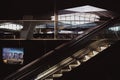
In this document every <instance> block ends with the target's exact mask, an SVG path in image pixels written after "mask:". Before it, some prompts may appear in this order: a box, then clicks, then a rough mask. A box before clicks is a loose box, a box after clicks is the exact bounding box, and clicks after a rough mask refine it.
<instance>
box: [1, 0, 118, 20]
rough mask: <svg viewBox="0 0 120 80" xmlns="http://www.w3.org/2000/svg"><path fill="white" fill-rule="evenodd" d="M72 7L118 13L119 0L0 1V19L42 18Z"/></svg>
mask: <svg viewBox="0 0 120 80" xmlns="http://www.w3.org/2000/svg"><path fill="white" fill-rule="evenodd" d="M55 4H56V6H57V9H58V10H61V9H65V8H71V7H74V6H83V5H92V6H95V7H99V8H103V9H107V10H110V11H113V12H116V13H120V9H119V8H120V3H119V0H1V1H0V19H21V18H22V17H23V16H24V15H34V16H44V15H47V14H49V13H53V12H54V7H55Z"/></svg>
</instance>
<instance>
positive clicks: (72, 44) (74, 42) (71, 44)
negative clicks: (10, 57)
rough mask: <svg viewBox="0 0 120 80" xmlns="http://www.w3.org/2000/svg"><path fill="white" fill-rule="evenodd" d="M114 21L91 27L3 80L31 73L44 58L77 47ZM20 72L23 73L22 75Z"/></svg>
mask: <svg viewBox="0 0 120 80" xmlns="http://www.w3.org/2000/svg"><path fill="white" fill-rule="evenodd" d="M116 20H117V19H111V20H109V21H107V22H105V23H103V24H102V25H100V26H97V27H93V28H91V29H90V30H87V31H86V32H85V33H84V34H82V35H80V36H78V37H77V38H75V39H73V40H72V41H70V42H68V43H66V44H62V46H61V47H58V48H55V50H52V51H50V52H48V53H46V54H45V55H43V56H42V57H40V58H38V59H36V60H34V61H33V62H32V63H29V64H28V65H26V66H25V67H23V68H21V69H19V70H18V71H17V72H15V73H13V74H11V75H10V76H8V77H7V78H5V80H8V79H9V78H13V77H14V76H16V75H17V74H18V75H19V76H22V75H24V74H25V73H29V71H30V72H31V69H33V66H34V65H35V64H38V63H39V64H38V65H40V62H41V60H43V59H45V58H46V57H48V56H51V55H57V54H56V53H61V52H62V51H64V50H69V49H71V48H75V47H76V45H78V44H77V43H78V42H80V41H81V42H86V41H87V40H86V41H83V40H85V39H86V38H90V37H91V35H95V33H96V32H97V31H100V30H101V29H103V28H106V26H107V25H108V24H113V22H114V21H116ZM81 44H84V43H81ZM81 44H79V45H81ZM61 49H62V50H61ZM68 52H69V51H68ZM73 52H76V50H75V51H74V50H73ZM73 52H71V53H70V54H66V55H65V57H66V56H68V55H71V54H72V53H73ZM61 54H63V53H61ZM59 55H60V54H59ZM65 57H63V58H65ZM41 64H42V63H41ZM38 65H37V67H38ZM31 66H32V67H31ZM28 68H30V69H29V70H27V71H26V69H28ZM22 72H23V73H22ZM20 73H21V74H20ZM19 76H16V78H17V77H19Z"/></svg>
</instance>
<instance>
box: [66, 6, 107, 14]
mask: <svg viewBox="0 0 120 80" xmlns="http://www.w3.org/2000/svg"><path fill="white" fill-rule="evenodd" d="M65 10H69V11H75V12H97V11H107V10H105V9H101V8H97V7H94V6H90V5H86V6H80V7H75V8H69V9H65Z"/></svg>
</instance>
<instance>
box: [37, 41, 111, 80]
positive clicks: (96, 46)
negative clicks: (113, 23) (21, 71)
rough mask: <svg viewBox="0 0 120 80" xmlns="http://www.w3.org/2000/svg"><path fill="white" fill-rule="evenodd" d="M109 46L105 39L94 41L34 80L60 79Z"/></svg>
mask: <svg viewBox="0 0 120 80" xmlns="http://www.w3.org/2000/svg"><path fill="white" fill-rule="evenodd" d="M109 46H110V43H109V41H108V40H107V39H101V40H98V41H94V42H93V43H91V44H90V45H89V46H87V47H85V48H84V49H82V50H79V51H78V52H76V53H75V54H73V55H72V56H70V57H68V58H66V59H65V60H63V61H61V62H60V63H58V64H56V65H55V66H53V67H51V68H49V69H48V70H46V71H44V72H43V73H40V74H39V75H38V76H37V77H36V78H35V80H54V79H56V78H59V77H62V76H63V75H64V73H66V72H70V71H71V70H73V69H74V68H76V67H78V66H80V65H81V64H82V63H84V62H86V61H88V60H89V59H91V58H92V57H94V56H96V55H97V54H99V53H100V52H101V51H103V50H105V49H106V48H108V47H109Z"/></svg>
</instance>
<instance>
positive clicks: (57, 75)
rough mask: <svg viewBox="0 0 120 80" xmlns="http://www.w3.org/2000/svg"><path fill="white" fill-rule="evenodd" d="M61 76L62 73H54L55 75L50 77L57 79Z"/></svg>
mask: <svg viewBox="0 0 120 80" xmlns="http://www.w3.org/2000/svg"><path fill="white" fill-rule="evenodd" d="M61 76H63V74H62V73H55V74H53V75H52V77H56V78H57V77H61Z"/></svg>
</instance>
